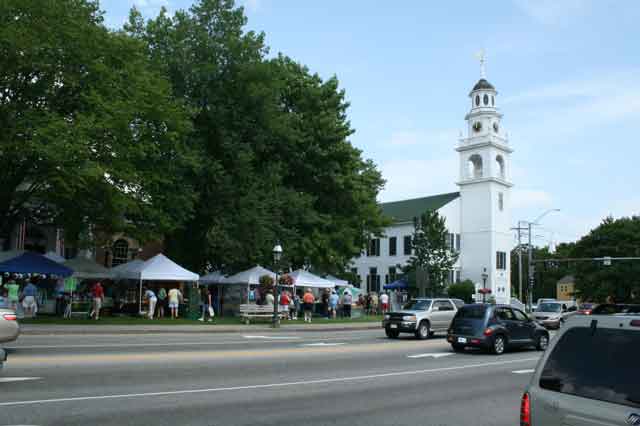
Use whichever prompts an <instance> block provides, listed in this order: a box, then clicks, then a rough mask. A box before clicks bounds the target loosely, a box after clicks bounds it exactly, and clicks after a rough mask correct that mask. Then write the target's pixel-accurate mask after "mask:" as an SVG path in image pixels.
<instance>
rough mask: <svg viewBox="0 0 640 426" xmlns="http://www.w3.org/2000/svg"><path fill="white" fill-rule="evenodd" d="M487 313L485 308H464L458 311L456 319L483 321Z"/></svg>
mask: <svg viewBox="0 0 640 426" xmlns="http://www.w3.org/2000/svg"><path fill="white" fill-rule="evenodd" d="M485 311H486V307H485V306H464V307H462V308H461V309H460V310H459V311H458V314H457V315H456V318H469V319H482V318H484V313H485Z"/></svg>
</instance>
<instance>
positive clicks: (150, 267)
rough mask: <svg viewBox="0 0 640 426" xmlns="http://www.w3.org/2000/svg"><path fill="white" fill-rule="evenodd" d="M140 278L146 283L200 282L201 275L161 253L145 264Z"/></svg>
mask: <svg viewBox="0 0 640 426" xmlns="http://www.w3.org/2000/svg"><path fill="white" fill-rule="evenodd" d="M138 278H139V279H141V280H145V281H198V279H200V275H198V274H196V273H194V272H191V271H189V270H187V269H185V268H183V267H182V266H180V265H178V264H177V263H175V262H174V261H173V260H171V259H169V258H168V257H167V256H165V255H164V254H162V253H160V254H157V255H155V256H153V257H152V258H151V259H149V260H147V261H146V262H144V264H143V265H142V267H141V269H140V276H139V277H138Z"/></svg>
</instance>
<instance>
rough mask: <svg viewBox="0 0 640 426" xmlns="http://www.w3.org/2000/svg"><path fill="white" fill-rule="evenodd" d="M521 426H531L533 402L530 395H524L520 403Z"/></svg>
mask: <svg viewBox="0 0 640 426" xmlns="http://www.w3.org/2000/svg"><path fill="white" fill-rule="evenodd" d="M520 426H531V400H530V399H529V394H528V393H525V394H524V395H522V402H521V403H520Z"/></svg>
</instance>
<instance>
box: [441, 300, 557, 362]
mask: <svg viewBox="0 0 640 426" xmlns="http://www.w3.org/2000/svg"><path fill="white" fill-rule="evenodd" d="M447 341H448V342H449V343H451V346H452V347H453V350H454V351H456V352H461V351H463V350H464V349H465V348H467V347H476V348H482V349H486V350H489V351H491V352H493V353H494V354H497V355H501V354H502V353H504V351H505V350H507V349H508V348H513V347H526V346H535V347H536V348H537V349H538V350H545V349H546V348H547V345H548V344H549V332H548V331H547V330H545V329H544V328H543V327H541V326H540V325H538V324H537V323H536V322H535V321H533V320H532V319H531V318H529V317H528V316H527V314H525V313H524V312H522V311H521V310H519V309H516V308H513V307H511V306H507V305H490V304H480V303H477V304H473V305H464V306H463V307H461V308H460V309H458V312H457V313H456V315H455V317H454V318H453V321H452V322H451V327H449V331H448V333H447Z"/></svg>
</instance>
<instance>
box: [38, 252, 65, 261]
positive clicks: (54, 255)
mask: <svg viewBox="0 0 640 426" xmlns="http://www.w3.org/2000/svg"><path fill="white" fill-rule="evenodd" d="M44 257H46V258H47V259H49V260H53V261H54V262H57V263H63V262H64V261H65V260H67V259H65V258H64V257H62V256H60V255H59V254H58V253H56V252H55V251H48V252H47V253H46V254H45V255H44Z"/></svg>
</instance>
